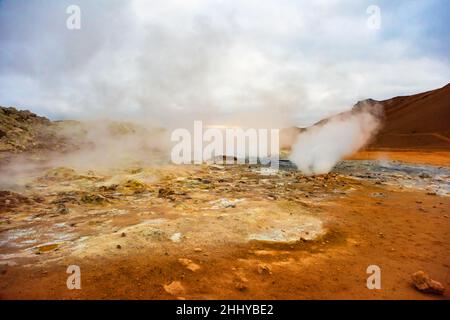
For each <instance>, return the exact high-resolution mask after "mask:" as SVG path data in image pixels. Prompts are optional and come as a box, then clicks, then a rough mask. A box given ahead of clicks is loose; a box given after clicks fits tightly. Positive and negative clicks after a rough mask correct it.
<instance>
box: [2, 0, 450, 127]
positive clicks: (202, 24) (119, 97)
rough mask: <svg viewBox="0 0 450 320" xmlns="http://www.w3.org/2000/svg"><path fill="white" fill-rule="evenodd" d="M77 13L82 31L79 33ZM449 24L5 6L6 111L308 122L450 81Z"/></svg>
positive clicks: (233, 4) (8, 0)
mask: <svg viewBox="0 0 450 320" xmlns="http://www.w3.org/2000/svg"><path fill="white" fill-rule="evenodd" d="M71 4H75V5H78V6H79V7H80V8H81V29H80V30H69V29H68V28H67V27H66V19H67V18H68V17H69V15H68V14H67V13H66V8H67V7H68V6H69V5H71ZM370 5H377V6H378V7H379V9H380V13H381V16H380V17H381V20H380V25H379V28H373V26H374V25H373V24H371V26H372V27H368V25H367V20H368V19H370V17H371V13H367V9H368V7H369V6H370ZM371 12H373V11H371ZM449 16H450V1H448V0H442V1H433V0H427V1H410V0H408V1H376V2H374V1H359V0H358V1H356V0H355V1H339V0H328V1H325V0H319V1H300V0H297V1H294V0H287V1H278V0H277V1H275V0H273V1H261V0H258V1H245V0H242V1H230V0H223V1H200V0H177V1H151V0H150V1H147V0H130V1H126V0H87V1H77V0H70V1H66V0H53V1H52V0H48V1H45V0H0V105H3V106H16V107H18V108H20V109H30V110H32V111H34V112H36V113H38V114H41V115H45V116H48V117H51V118H52V119H82V118H92V117H110V118H116V119H126V118H137V119H141V120H142V119H146V121H147V120H148V121H153V122H155V123H160V124H163V125H164V124H167V123H174V122H179V121H180V119H182V120H183V121H185V120H189V121H190V120H202V119H203V120H209V121H212V122H216V123H219V122H220V121H221V119H227V118H230V117H231V118H233V117H234V118H235V119H236V118H238V119H239V120H240V121H244V122H245V121H246V120H249V121H250V120H252V121H254V120H255V119H256V121H261V124H263V123H264V121H267V120H269V121H272V122H273V124H274V125H280V126H281V125H307V124H311V123H313V122H315V121H317V120H320V119H321V118H323V117H325V116H328V115H331V114H333V113H336V112H339V111H343V110H346V109H349V108H350V107H351V106H352V105H353V104H354V103H356V102H357V101H358V100H361V99H366V98H374V99H386V98H390V97H393V96H396V95H406V94H412V93H418V92H421V91H425V90H430V89H435V88H438V87H441V86H443V85H445V84H447V83H448V82H450V62H449V53H450V41H449V40H450V30H449V28H450V23H449V20H448V19H449ZM370 21H373V20H370Z"/></svg>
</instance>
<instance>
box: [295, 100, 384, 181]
mask: <svg viewBox="0 0 450 320" xmlns="http://www.w3.org/2000/svg"><path fill="white" fill-rule="evenodd" d="M382 110H383V109H382V106H380V105H374V106H364V107H362V108H360V109H357V110H352V111H348V112H344V113H341V114H338V115H336V116H334V117H331V118H329V119H327V120H324V121H321V122H319V123H318V124H316V125H314V126H312V127H310V128H308V129H306V131H304V132H302V133H301V134H300V135H299V137H298V139H297V142H296V143H295V144H294V146H293V148H292V153H291V155H290V160H291V161H292V162H294V163H295V164H296V166H297V167H298V169H299V170H301V171H302V172H303V173H305V174H308V175H313V174H324V173H328V172H330V171H331V170H332V169H333V167H334V166H335V165H336V163H337V162H338V161H339V160H341V159H343V158H344V157H346V156H349V155H351V154H353V153H355V152H356V151H358V150H359V149H361V148H362V147H364V146H365V145H367V144H368V143H369V142H370V141H371V139H372V138H373V137H374V135H375V134H376V133H377V131H378V129H379V128H380V124H381V120H380V119H381V114H382Z"/></svg>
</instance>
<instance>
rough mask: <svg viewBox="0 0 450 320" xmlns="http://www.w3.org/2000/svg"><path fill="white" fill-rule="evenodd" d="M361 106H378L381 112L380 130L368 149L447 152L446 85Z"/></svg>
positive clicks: (449, 110)
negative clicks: (380, 107)
mask: <svg viewBox="0 0 450 320" xmlns="http://www.w3.org/2000/svg"><path fill="white" fill-rule="evenodd" d="M364 102H366V103H370V104H374V103H380V104H381V105H383V107H384V112H385V115H384V116H385V119H384V122H383V127H382V129H381V130H380V132H379V133H378V135H377V136H376V138H375V140H374V142H372V144H371V145H370V146H369V147H368V148H369V149H414V150H417V149H424V150H426V149H430V150H450V84H447V85H446V86H445V87H443V88H440V89H436V90H431V91H427V92H423V93H419V94H415V95H411V96H401V97H395V98H392V99H388V100H384V101H375V100H366V101H364ZM360 104H361V102H360V103H358V104H356V105H355V108H358V105H360Z"/></svg>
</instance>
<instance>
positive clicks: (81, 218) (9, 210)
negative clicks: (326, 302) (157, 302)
mask: <svg viewBox="0 0 450 320" xmlns="http://www.w3.org/2000/svg"><path fill="white" fill-rule="evenodd" d="M449 173H450V169H449V168H445V167H440V168H439V167H432V166H418V165H417V166H416V165H406V164H404V163H401V162H388V161H384V162H380V161H342V162H340V163H339V164H338V165H337V166H336V168H335V169H334V170H333V172H331V173H330V174H327V175H321V176H315V177H308V176H304V175H302V174H301V173H300V172H298V171H297V170H295V167H294V166H293V165H292V164H291V163H289V162H288V161H284V160H282V161H280V170H279V171H275V170H271V169H269V168H265V167H261V166H258V165H225V166H220V165H201V166H169V165H161V166H158V167H133V168H126V169H120V170H119V169H117V170H114V171H110V172H101V173H100V172H95V171H86V172H84V171H77V170H74V169H71V168H51V169H48V170H43V171H42V172H38V173H36V172H35V173H33V175H30V176H29V177H28V178H26V177H25V178H24V180H23V181H22V182H23V184H22V185H21V186H14V188H13V189H11V190H5V191H2V192H1V194H0V198H1V199H0V201H1V203H2V205H1V207H0V297H2V298H57V299H59V298H150V299H175V298H179V299H181V298H194V299H195V298H202V299H204V298H237V299H245V298H269V299H270V298H295V299H296V298H343V297H344V298H357V297H362V298H386V297H387V298H389V297H392V298H394V297H414V298H428V296H424V295H422V294H421V293H418V292H416V291H415V290H414V289H413V288H412V287H411V286H410V283H409V275H410V273H412V272H414V271H417V270H415V269H426V271H427V272H430V273H432V274H433V276H434V277H437V278H439V280H440V281H441V282H442V283H444V284H446V285H448V284H449V282H450V277H449V265H450V261H449V257H448V254H447V253H448V252H449V251H448V250H449V249H450V247H449V245H450V241H449V240H450V235H449V234H450V228H449V223H450V219H449V218H448V214H449V204H450V201H449V197H448V196H449V182H450V180H449ZM371 264H377V265H382V266H383V268H385V270H386V275H385V278H384V279H385V281H386V282H385V288H386V290H384V291H383V290H381V291H378V292H374V291H372V290H368V289H367V287H366V286H365V281H366V276H367V275H366V268H367V266H369V265H371ZM69 265H78V266H80V269H81V272H82V279H83V280H82V283H83V287H82V290H68V289H67V286H66V278H67V276H68V275H67V273H66V269H67V267H68V266H69Z"/></svg>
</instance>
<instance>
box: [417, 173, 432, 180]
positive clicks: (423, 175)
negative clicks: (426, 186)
mask: <svg viewBox="0 0 450 320" xmlns="http://www.w3.org/2000/svg"><path fill="white" fill-rule="evenodd" d="M419 178H422V179H424V178H431V176H430V175H429V174H428V173H426V172H422V173H421V174H419Z"/></svg>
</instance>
